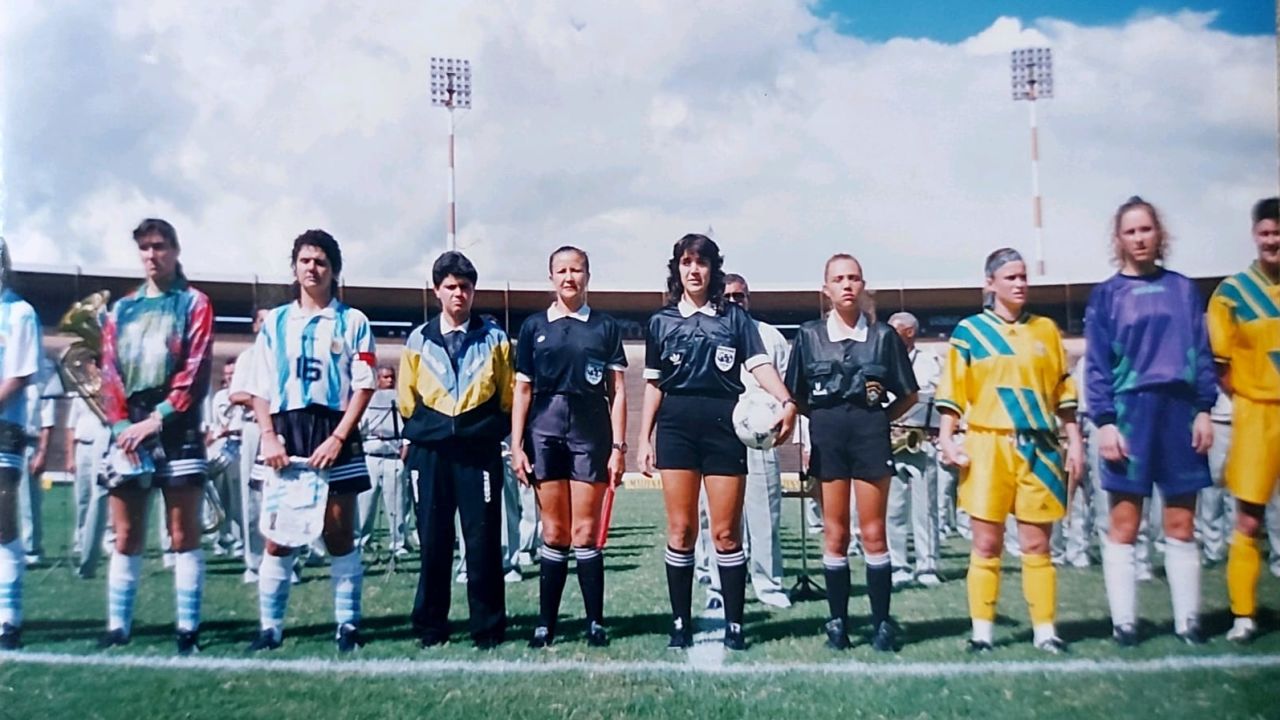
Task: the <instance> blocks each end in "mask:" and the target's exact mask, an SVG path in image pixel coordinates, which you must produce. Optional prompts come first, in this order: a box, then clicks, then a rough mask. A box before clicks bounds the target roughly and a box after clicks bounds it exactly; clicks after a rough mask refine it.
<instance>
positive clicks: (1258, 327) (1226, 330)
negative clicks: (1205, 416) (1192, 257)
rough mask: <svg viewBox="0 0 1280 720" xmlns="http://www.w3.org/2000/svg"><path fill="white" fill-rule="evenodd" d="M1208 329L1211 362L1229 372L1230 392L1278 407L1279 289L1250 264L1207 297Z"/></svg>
mask: <svg viewBox="0 0 1280 720" xmlns="http://www.w3.org/2000/svg"><path fill="white" fill-rule="evenodd" d="M1208 323H1209V344H1210V345H1211V346H1212V347H1213V357H1214V359H1215V360H1217V361H1218V362H1220V363H1223V364H1225V365H1229V366H1231V386H1232V391H1233V392H1235V393H1237V394H1240V395H1243V396H1245V397H1247V398H1249V399H1250V400H1255V401H1259V402H1276V401H1280V285H1278V284H1276V283H1275V282H1274V281H1272V280H1271V278H1269V277H1267V276H1266V274H1265V273H1263V272H1262V268H1261V267H1259V266H1258V263H1257V262H1254V263H1253V264H1252V265H1250V266H1249V269H1248V270H1245V271H1244V272H1242V273H1236V274H1235V275H1232V276H1231V277H1228V278H1226V279H1225V280H1223V281H1222V283H1221V284H1220V285H1218V289H1217V290H1215V291H1213V296H1212V297H1210V298H1209V320H1208Z"/></svg>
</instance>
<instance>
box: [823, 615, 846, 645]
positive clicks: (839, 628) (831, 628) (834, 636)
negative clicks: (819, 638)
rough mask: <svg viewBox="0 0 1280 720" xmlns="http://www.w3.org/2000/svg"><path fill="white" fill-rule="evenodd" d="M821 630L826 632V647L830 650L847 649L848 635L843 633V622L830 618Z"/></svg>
mask: <svg viewBox="0 0 1280 720" xmlns="http://www.w3.org/2000/svg"><path fill="white" fill-rule="evenodd" d="M822 629H823V630H826V631H827V647H829V648H831V649H832V650H848V649H849V633H847V632H845V629H844V620H841V619H840V618H831V619H830V620H828V621H827V624H826V625H823V626H822Z"/></svg>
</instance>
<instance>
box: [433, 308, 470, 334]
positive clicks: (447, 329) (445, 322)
mask: <svg viewBox="0 0 1280 720" xmlns="http://www.w3.org/2000/svg"><path fill="white" fill-rule="evenodd" d="M470 324H471V317H470V316H467V319H466V320H464V321H463V322H462V324H461V325H454V324H453V321H452V320H450V319H449V314H448V313H440V334H441V335H448V334H449V333H455V332H464V331H466V329H467V326H468V325H470Z"/></svg>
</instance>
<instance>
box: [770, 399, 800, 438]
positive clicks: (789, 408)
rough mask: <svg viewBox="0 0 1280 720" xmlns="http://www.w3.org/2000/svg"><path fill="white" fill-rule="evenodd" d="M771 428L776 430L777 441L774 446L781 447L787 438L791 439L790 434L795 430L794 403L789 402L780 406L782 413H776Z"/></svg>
mask: <svg viewBox="0 0 1280 720" xmlns="http://www.w3.org/2000/svg"><path fill="white" fill-rule="evenodd" d="M773 426H774V427H775V428H777V429H778V441H777V443H776V444H778V445H781V444H782V443H784V442H786V441H787V438H789V437H791V432H792V431H793V430H795V429H796V404H795V403H794V402H789V403H786V404H784V405H783V406H782V412H780V413H778V417H777V419H776V420H775V421H774V423H773Z"/></svg>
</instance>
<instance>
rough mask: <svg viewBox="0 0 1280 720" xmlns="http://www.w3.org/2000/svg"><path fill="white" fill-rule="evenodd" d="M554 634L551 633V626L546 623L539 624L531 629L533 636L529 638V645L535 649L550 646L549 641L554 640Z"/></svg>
mask: <svg viewBox="0 0 1280 720" xmlns="http://www.w3.org/2000/svg"><path fill="white" fill-rule="evenodd" d="M555 639H556V636H555V635H553V634H552V632H551V628H549V627H547V626H546V625H539V626H538V627H536V628H534V629H533V637H532V638H531V639H530V640H529V647H531V648H534V649H535V650H537V649H541V648H545V647H551V643H553V642H555Z"/></svg>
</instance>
